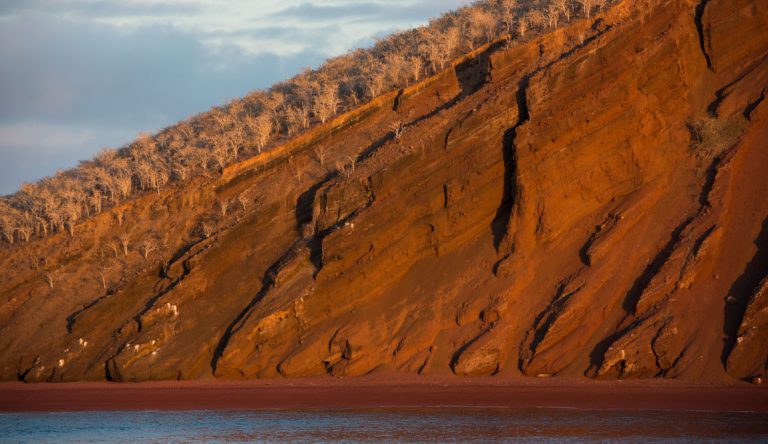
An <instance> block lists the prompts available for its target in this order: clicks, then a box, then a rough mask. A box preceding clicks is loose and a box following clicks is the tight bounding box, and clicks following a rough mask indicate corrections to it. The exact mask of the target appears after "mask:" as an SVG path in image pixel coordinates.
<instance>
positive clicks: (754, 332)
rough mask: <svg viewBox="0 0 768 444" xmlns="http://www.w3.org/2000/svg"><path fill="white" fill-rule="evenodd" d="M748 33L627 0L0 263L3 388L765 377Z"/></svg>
mask: <svg viewBox="0 0 768 444" xmlns="http://www.w3.org/2000/svg"><path fill="white" fill-rule="evenodd" d="M765 29H768V4H766V3H765V2H762V1H758V0H727V1H726V0H704V1H702V2H692V1H686V0H670V1H661V2H659V1H654V0H637V1H629V0H625V1H623V2H620V3H618V4H617V5H616V6H613V7H611V9H610V10H608V11H605V12H604V13H602V14H600V15H599V16H596V17H593V18H592V19H591V20H583V21H579V22H576V23H574V24H572V25H570V26H568V27H566V28H563V29H560V30H557V31H555V32H553V33H551V34H548V35H546V36H544V37H541V38H538V39H536V40H534V41H530V42H527V43H525V44H521V45H518V46H515V47H512V48H507V47H506V46H505V45H504V44H503V43H501V42H500V43H497V44H494V45H490V46H487V47H484V48H481V49H479V50H478V51H476V52H475V53H472V54H468V55H467V56H465V57H464V58H463V59H462V60H459V61H458V62H456V63H455V64H454V65H453V66H452V67H451V69H448V70H446V71H445V72H443V73H442V74H440V75H438V76H436V77H433V78H431V79H428V80H426V81H424V82H423V83H421V84H419V85H416V86H414V87H411V88H409V89H406V90H402V91H397V92H393V93H391V94H388V95H385V96H382V97H380V98H378V99H377V100H375V101H374V102H372V103H369V104H367V105H365V106H363V107H362V108H360V109H358V110H356V111H354V112H352V113H349V114H346V115H343V116H341V117H339V118H337V119H336V120H334V121H333V122H330V123H329V124H327V125H324V126H323V127H320V128H317V129H315V130H313V131H312V132H310V133H308V134H306V135H304V136H302V137H300V138H299V139H296V140H294V141H292V142H290V143H288V144H286V145H284V146H281V147H280V148H279V149H276V150H274V151H271V152H269V153H265V154H262V155H260V156H258V157H256V158H253V159H251V160H249V161H247V162H244V163H242V164H239V165H235V166H233V167H230V168H228V169H227V170H226V171H225V172H224V174H223V175H222V177H221V178H218V179H216V180H213V181H203V180H200V181H198V182H196V183H194V184H193V185H192V186H186V187H184V188H183V189H173V190H167V191H165V192H162V193H160V194H148V195H145V196H143V197H141V198H140V199H138V200H135V201H133V202H130V203H126V204H125V205H123V206H121V207H119V208H115V209H113V210H110V211H109V212H108V213H104V214H101V215H99V216H97V217H96V218H94V219H92V220H89V221H87V222H85V223H83V224H82V225H81V226H78V229H77V230H76V233H75V236H74V237H69V236H67V235H65V234H63V233H62V234H59V235H56V236H53V237H50V238H48V239H45V240H42V241H37V242H35V243H32V244H29V245H25V246H23V247H22V248H18V247H16V248H14V249H10V250H6V252H5V253H4V257H2V258H0V269H1V270H2V271H0V295H2V305H0V332H1V333H0V378H2V379H6V380H10V379H16V378H19V379H22V380H25V381H44V380H51V381H73V380H103V379H109V380H119V381H135V380H147V379H177V378H178V379H200V378H214V377H215V378H226V379H238V378H266V377H298V376H306V375H324V374H329V375H335V376H341V375H363V374H367V373H370V372H375V371H392V372H404V373H418V374H423V375H447V374H456V375H489V374H499V375H507V376H516V375H528V376H551V375H564V376H581V375H586V376H589V377H595V378H628V377H675V378H685V379H695V380H704V381H713V382H724V381H733V380H736V379H743V380H747V381H753V382H759V381H761V380H764V379H765V377H766V366H767V365H768V314H767V313H768V177H767V176H766V174H765V171H766V168H768V150H767V149H766V142H765V141H766V140H768V103H766V101H764V97H765V94H766V89H768V58H767V57H766V56H767V55H768V33H766V32H765ZM393 128H397V129H396V130H393ZM203 227H205V228H204V229H203ZM148 241H151V242H148ZM154 245H156V246H157V248H151V247H152V246H154Z"/></svg>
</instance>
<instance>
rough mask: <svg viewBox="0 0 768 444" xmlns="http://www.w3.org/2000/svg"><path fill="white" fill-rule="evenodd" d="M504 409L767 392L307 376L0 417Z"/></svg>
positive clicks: (39, 407) (77, 398)
mask: <svg viewBox="0 0 768 444" xmlns="http://www.w3.org/2000/svg"><path fill="white" fill-rule="evenodd" d="M429 406H445V407H505V408H540V407H550V408H580V409H620V410H713V411H760V412H768V389H766V388H761V387H754V386H748V385H745V384H744V385H741V384H740V385H729V386H724V385H703V384H690V383H680V382H675V381H610V382H599V381H591V380H563V379H500V378H472V379H470V378H467V379H458V378H396V379H392V378H368V377H366V378H307V379H281V380H261V381H247V382H220V381H187V382H143V383H98V382H94V383H67V384H23V383H17V382H6V383H0V411H2V412H14V411H17V412H18V411H83V410H190V409H193V410H198V409H200V410H207V409H233V410H239V409H243V410H245V409H328V408H366V407H429Z"/></svg>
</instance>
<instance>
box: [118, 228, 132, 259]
mask: <svg viewBox="0 0 768 444" xmlns="http://www.w3.org/2000/svg"><path fill="white" fill-rule="evenodd" d="M117 240H118V241H120V246H121V247H123V255H124V256H128V246H129V245H130V242H131V238H130V236H128V234H127V233H123V234H121V235H120V236H119V237H118V238H117Z"/></svg>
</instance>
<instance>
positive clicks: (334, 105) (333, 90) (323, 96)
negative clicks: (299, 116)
mask: <svg viewBox="0 0 768 444" xmlns="http://www.w3.org/2000/svg"><path fill="white" fill-rule="evenodd" d="M338 108H339V93H338V87H337V86H336V84H335V83H332V84H329V85H327V86H326V87H325V88H323V89H322V90H321V91H320V94H319V95H318V96H317V97H315V100H314V107H313V112H314V114H315V116H316V117H317V118H318V119H320V122H322V123H326V122H327V121H328V120H329V119H330V118H331V117H333V116H335V115H336V110H337V109H338Z"/></svg>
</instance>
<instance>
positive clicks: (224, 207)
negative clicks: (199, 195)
mask: <svg viewBox="0 0 768 444" xmlns="http://www.w3.org/2000/svg"><path fill="white" fill-rule="evenodd" d="M231 204H232V201H231V200H230V199H219V200H218V201H217V202H216V208H218V210H219V213H221V216H222V217H225V216H226V215H227V212H228V211H229V207H230V205H231Z"/></svg>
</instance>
